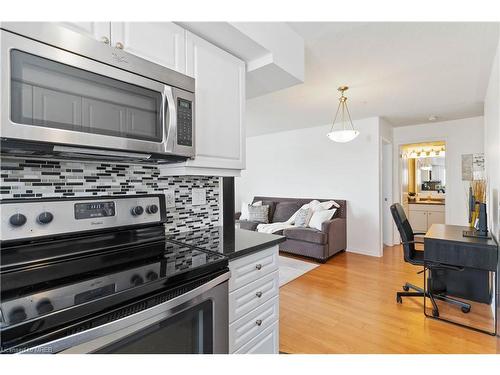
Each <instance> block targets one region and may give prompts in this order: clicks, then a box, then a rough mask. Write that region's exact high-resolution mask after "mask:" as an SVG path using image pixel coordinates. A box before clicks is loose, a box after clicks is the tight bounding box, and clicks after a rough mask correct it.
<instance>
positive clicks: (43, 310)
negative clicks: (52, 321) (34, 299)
mask: <svg viewBox="0 0 500 375" xmlns="http://www.w3.org/2000/svg"><path fill="white" fill-rule="evenodd" d="M36 311H38V313H39V314H40V315H44V314H48V313H49V312H51V311H54V305H52V302H50V300H49V299H48V298H44V299H42V300H41V301H40V302H38V304H37V305H36Z"/></svg>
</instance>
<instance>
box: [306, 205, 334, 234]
mask: <svg viewBox="0 0 500 375" xmlns="http://www.w3.org/2000/svg"><path fill="white" fill-rule="evenodd" d="M335 211H337V209H336V208H334V209H332V210H316V211H314V213H313V215H312V217H311V220H310V221H309V228H314V229H317V230H321V225H322V224H323V223H324V222H325V221H328V220H330V219H331V218H332V217H333V215H335Z"/></svg>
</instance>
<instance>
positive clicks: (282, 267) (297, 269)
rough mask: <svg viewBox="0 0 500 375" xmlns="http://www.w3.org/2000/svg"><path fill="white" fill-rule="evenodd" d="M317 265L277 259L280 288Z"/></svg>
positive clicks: (282, 258) (286, 258)
mask: <svg viewBox="0 0 500 375" xmlns="http://www.w3.org/2000/svg"><path fill="white" fill-rule="evenodd" d="M316 267H318V264H314V263H310V262H304V261H302V260H298V259H294V258H288V257H284V256H281V255H280V257H279V278H280V287H282V286H283V285H285V284H287V283H289V282H290V281H292V280H295V279H296V278H297V277H300V276H302V275H303V274H305V273H307V272H309V271H311V270H313V269H315V268H316Z"/></svg>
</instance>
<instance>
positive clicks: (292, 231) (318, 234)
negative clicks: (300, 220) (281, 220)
mask: <svg viewBox="0 0 500 375" xmlns="http://www.w3.org/2000/svg"><path fill="white" fill-rule="evenodd" d="M283 235H284V236H285V237H286V238H290V239H293V240H298V241H307V242H313V243H317V244H322V245H323V244H326V243H327V241H328V236H327V235H326V234H325V233H323V232H322V231H320V230H317V229H313V228H287V229H285V230H284V231H283Z"/></svg>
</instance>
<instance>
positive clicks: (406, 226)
mask: <svg viewBox="0 0 500 375" xmlns="http://www.w3.org/2000/svg"><path fill="white" fill-rule="evenodd" d="M391 214H392V217H393V219H394V222H395V223H396V227H397V228H398V231H399V235H400V236H401V244H402V245H403V251H404V260H405V262H408V263H410V264H413V265H415V266H422V267H424V269H423V270H422V271H419V272H418V273H422V272H424V271H425V270H426V268H427V269H433V270H436V269H452V270H455V271H463V268H460V267H455V266H449V265H443V264H427V265H425V264H424V251H423V250H417V248H416V244H422V245H423V242H422V241H418V240H416V239H415V235H417V236H418V235H421V236H422V235H424V234H425V233H415V232H413V229H412V228H411V225H410V222H409V221H408V219H407V217H406V214H405V211H404V209H403V206H401V204H399V203H394V204H393V205H392V206H391ZM424 250H425V249H424ZM427 280H428V285H429V287H428V288H427V289H428V291H427V292H426V291H424V289H423V288H420V287H418V286H416V285H413V284H410V283H405V285H404V286H403V290H404V292H397V293H396V301H397V303H403V297H428V298H429V299H430V300H431V303H432V315H433V316H435V317H438V316H439V309H438V306H437V304H436V301H435V300H436V299H438V300H441V301H446V302H449V303H452V304H454V305H456V306H459V307H460V308H461V309H462V312H463V313H468V312H469V311H470V308H471V306H470V305H469V304H468V303H465V302H462V301H459V300H456V299H454V298H450V297H448V296H446V295H445V294H444V291H434V290H433V288H432V279H431V278H430V277H429V278H428V279H427ZM410 290H414V292H410ZM429 291H431V292H429Z"/></svg>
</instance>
